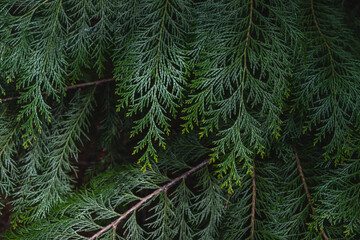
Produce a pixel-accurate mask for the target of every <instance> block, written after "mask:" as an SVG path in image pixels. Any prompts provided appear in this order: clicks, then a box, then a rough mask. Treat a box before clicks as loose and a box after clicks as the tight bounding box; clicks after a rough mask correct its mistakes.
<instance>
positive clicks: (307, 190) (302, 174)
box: [294, 148, 328, 240]
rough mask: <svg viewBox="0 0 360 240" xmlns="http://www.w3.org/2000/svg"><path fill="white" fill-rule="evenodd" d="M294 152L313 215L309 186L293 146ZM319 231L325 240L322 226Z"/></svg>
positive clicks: (313, 209) (326, 237)
mask: <svg viewBox="0 0 360 240" xmlns="http://www.w3.org/2000/svg"><path fill="white" fill-rule="evenodd" d="M294 152H295V159H296V164H297V168H298V170H299V173H300V178H301V181H302V183H303V186H304V190H305V194H306V198H307V200H308V202H309V206H310V208H311V211H312V213H313V214H314V215H316V213H315V208H314V206H313V204H312V201H311V195H310V192H309V188H308V186H307V184H306V180H305V175H304V172H303V170H302V167H301V164H300V158H299V155H298V154H297V152H296V149H295V148H294ZM320 232H321V234H322V236H323V238H324V239H325V240H327V239H328V236H327V235H326V233H325V231H324V229H323V228H320Z"/></svg>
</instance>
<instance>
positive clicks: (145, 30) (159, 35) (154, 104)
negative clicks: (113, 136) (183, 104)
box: [115, 0, 190, 169]
mask: <svg viewBox="0 0 360 240" xmlns="http://www.w3.org/2000/svg"><path fill="white" fill-rule="evenodd" d="M134 4H135V3H134ZM137 9H138V10H137V11H139V13H138V15H136V16H138V17H137V18H135V19H133V18H132V19H133V20H132V21H136V23H137V24H138V27H137V28H136V29H135V33H134V35H133V36H132V38H133V39H132V41H131V44H129V45H128V46H127V48H126V49H125V51H127V53H128V54H127V55H126V58H125V59H123V58H119V61H120V62H119V63H115V65H117V66H119V67H118V68H120V69H119V70H117V69H116V70H115V76H116V78H117V79H118V88H117V92H118V94H119V95H120V99H119V109H120V108H121V107H128V116H129V117H132V116H134V115H135V116H136V117H138V119H137V120H135V121H134V124H135V126H134V128H133V131H132V132H131V135H132V136H135V135H139V134H140V133H141V134H142V135H143V137H142V139H141V140H140V142H139V144H138V146H137V148H136V149H135V152H134V153H137V152H140V151H141V150H142V152H143V154H142V156H141V157H140V159H139V161H140V162H142V161H144V162H145V164H144V169H146V168H148V167H150V166H151V164H150V159H155V160H156V159H157V157H158V154H157V150H156V147H155V146H154V143H153V142H157V144H158V145H159V146H162V147H165V142H164V136H165V135H168V134H169V133H170V123H169V122H170V117H171V116H174V115H175V114H176V113H177V108H178V107H179V104H180V101H181V99H182V98H183V93H182V92H183V88H184V85H185V79H184V74H185V71H186V64H185V53H184V41H185V37H186V34H187V30H188V28H189V26H188V21H189V17H190V16H188V15H187V13H188V11H189V6H188V4H187V3H186V2H184V1H181V0H175V1H174V0H164V1H143V2H139V3H138V5H137ZM135 14H136V13H135ZM129 21H131V19H130V20H129ZM130 31H131V30H130ZM122 42H123V41H122ZM139 112H143V115H141V116H138V113H139Z"/></svg>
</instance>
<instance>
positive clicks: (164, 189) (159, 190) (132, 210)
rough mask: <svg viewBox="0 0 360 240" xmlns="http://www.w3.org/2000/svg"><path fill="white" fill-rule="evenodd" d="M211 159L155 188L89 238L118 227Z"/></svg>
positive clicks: (89, 239)
mask: <svg viewBox="0 0 360 240" xmlns="http://www.w3.org/2000/svg"><path fill="white" fill-rule="evenodd" d="M209 162H210V159H207V160H205V161H203V162H201V163H200V164H199V165H197V166H195V167H193V168H191V169H190V170H189V171H187V172H185V173H183V174H182V175H181V176H179V177H177V178H175V179H173V180H172V181H171V182H169V183H167V184H165V185H164V186H162V187H161V188H159V189H157V190H155V191H154V192H152V193H151V194H149V195H147V196H146V197H143V198H141V200H140V201H139V202H138V203H137V204H135V205H134V206H133V207H131V208H130V209H129V210H127V211H126V212H125V213H124V214H123V215H121V216H120V217H119V218H118V219H116V220H115V221H113V222H112V223H110V224H109V225H107V226H106V227H104V228H102V229H101V230H100V231H98V232H97V233H95V234H94V235H93V236H92V237H90V238H88V240H94V239H95V238H97V237H99V236H100V235H101V234H103V233H104V232H106V231H108V230H109V229H111V228H112V229H116V228H117V226H118V225H119V223H120V222H121V221H122V220H124V219H126V218H127V217H128V216H129V215H130V214H131V213H132V212H134V211H136V210H137V209H139V208H140V207H141V206H142V205H143V204H144V203H146V202H147V201H149V200H150V199H152V198H153V197H155V196H156V195H158V194H159V193H161V192H163V191H167V190H168V189H169V188H170V187H172V186H173V185H175V184H176V183H178V182H179V181H180V180H183V179H185V178H186V177H187V176H189V175H190V174H192V173H194V172H196V171H197V170H199V169H200V168H203V167H204V166H206V165H207V164H209Z"/></svg>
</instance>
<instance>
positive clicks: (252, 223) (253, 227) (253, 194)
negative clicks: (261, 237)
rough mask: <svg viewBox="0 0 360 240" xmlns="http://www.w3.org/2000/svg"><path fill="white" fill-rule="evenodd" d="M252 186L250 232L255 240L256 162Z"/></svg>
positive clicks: (251, 237)
mask: <svg viewBox="0 0 360 240" xmlns="http://www.w3.org/2000/svg"><path fill="white" fill-rule="evenodd" d="M251 178H252V179H251V185H252V203H251V230H250V239H251V240H254V232H255V206H256V182H255V162H254V165H253V173H252V176H251Z"/></svg>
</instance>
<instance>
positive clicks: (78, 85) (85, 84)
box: [0, 78, 115, 103]
mask: <svg viewBox="0 0 360 240" xmlns="http://www.w3.org/2000/svg"><path fill="white" fill-rule="evenodd" d="M114 80H115V79H114V78H108V79H101V80H97V81H93V82H86V83H79V84H75V85H72V86H68V87H65V90H71V89H76V88H81V87H89V86H94V85H100V84H103V83H107V82H112V81H114ZM56 91H59V89H57V90H56ZM46 94H47V92H42V93H41V95H46ZM19 98H20V96H15V97H8V98H4V99H0V103H4V102H9V101H13V100H17V99H19Z"/></svg>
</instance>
